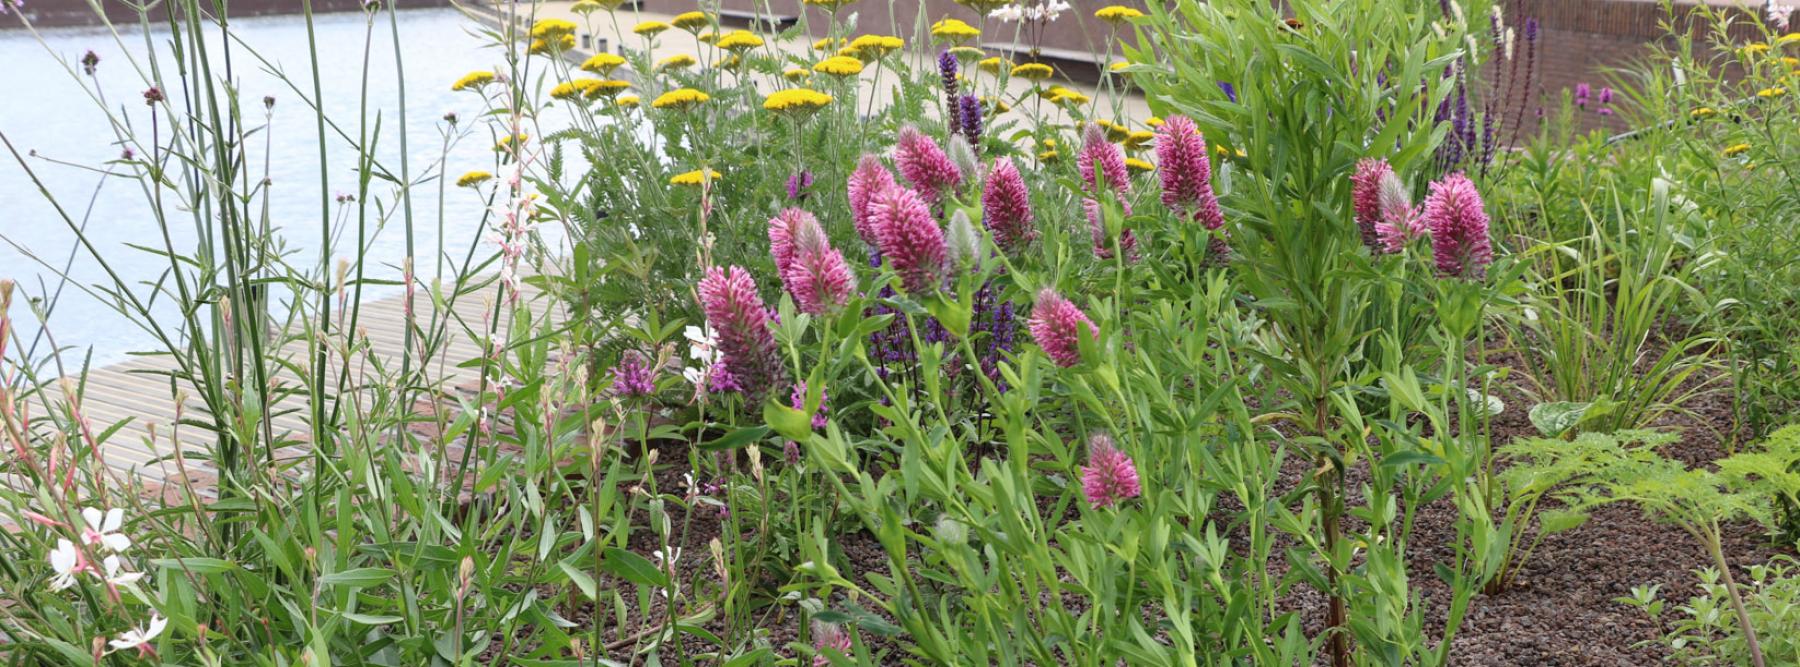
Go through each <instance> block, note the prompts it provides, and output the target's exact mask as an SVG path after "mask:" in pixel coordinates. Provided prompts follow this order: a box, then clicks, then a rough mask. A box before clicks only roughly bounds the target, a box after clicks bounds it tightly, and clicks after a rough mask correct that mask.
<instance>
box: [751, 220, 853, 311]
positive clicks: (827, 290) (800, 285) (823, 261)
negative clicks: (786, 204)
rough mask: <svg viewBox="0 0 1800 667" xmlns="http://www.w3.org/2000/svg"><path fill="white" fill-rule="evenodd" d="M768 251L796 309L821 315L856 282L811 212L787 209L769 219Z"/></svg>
mask: <svg viewBox="0 0 1800 667" xmlns="http://www.w3.org/2000/svg"><path fill="white" fill-rule="evenodd" d="M769 253H770V254H772V255H774V256H775V269H776V272H777V274H778V275H780V277H781V284H782V286H783V287H785V288H787V291H788V294H790V295H793V297H794V303H795V304H796V305H798V306H799V307H800V312H803V313H808V314H811V315H822V314H824V313H826V312H827V311H829V310H831V309H832V308H836V307H837V306H841V305H844V302H845V301H846V300H848V299H849V298H850V291H851V288H852V287H853V286H854V285H855V284H856V280H855V278H853V277H852V276H851V275H850V266H849V265H848V264H846V263H845V262H844V255H843V253H840V252H838V251H837V249H836V248H833V247H831V239H830V238H829V237H827V236H826V235H825V228H824V227H820V226H819V219H818V218H816V217H813V214H811V213H808V212H806V211H803V210H801V209H797V208H790V209H787V210H785V211H782V212H781V213H779V214H777V215H776V216H775V218H774V219H772V220H770V221H769Z"/></svg>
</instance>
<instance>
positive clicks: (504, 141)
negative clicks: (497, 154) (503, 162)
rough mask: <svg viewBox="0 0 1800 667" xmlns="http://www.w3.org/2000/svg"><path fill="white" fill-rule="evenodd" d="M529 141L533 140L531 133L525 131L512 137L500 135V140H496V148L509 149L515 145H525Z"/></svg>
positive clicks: (498, 149)
mask: <svg viewBox="0 0 1800 667" xmlns="http://www.w3.org/2000/svg"><path fill="white" fill-rule="evenodd" d="M527 141H531V135H529V134H526V133H524V132H520V133H518V134H516V135H513V136H510V137H500V140H499V141H497V142H494V150H496V151H509V150H512V149H513V147H515V146H524V145H525V142H527Z"/></svg>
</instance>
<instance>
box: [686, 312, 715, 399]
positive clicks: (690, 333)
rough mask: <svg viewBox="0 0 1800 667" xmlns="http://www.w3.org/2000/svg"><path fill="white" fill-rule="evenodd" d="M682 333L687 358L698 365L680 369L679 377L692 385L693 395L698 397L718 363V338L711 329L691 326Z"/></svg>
mask: <svg viewBox="0 0 1800 667" xmlns="http://www.w3.org/2000/svg"><path fill="white" fill-rule="evenodd" d="M682 333H683V335H685V336H686V337H687V339H688V356H690V357H693V358H694V360H695V361H698V362H700V363H699V364H698V365H695V366H688V367H686V368H683V369H681V377H682V379H685V380H687V381H688V384H691V385H694V393H695V395H696V396H698V395H699V394H700V393H701V392H702V391H703V390H704V389H705V387H706V378H707V376H708V375H709V374H710V373H711V372H712V367H713V365H714V364H716V363H718V362H719V349H718V336H717V334H716V333H714V332H713V330H712V327H704V328H702V327H697V326H694V325H691V324H690V325H688V327H687V328H686V329H684V330H683V331H682Z"/></svg>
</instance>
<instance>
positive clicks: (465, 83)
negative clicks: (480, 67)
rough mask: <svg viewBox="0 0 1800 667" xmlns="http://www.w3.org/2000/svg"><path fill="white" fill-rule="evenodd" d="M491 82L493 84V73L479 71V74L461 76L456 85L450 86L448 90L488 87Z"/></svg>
mask: <svg viewBox="0 0 1800 667" xmlns="http://www.w3.org/2000/svg"><path fill="white" fill-rule="evenodd" d="M493 82H494V73H493V72H488V71H485V70H484V71H480V72H470V73H468V74H464V75H463V76H462V78H460V79H457V80H456V83H452V84H450V90H468V89H470V88H481V87H482V86H485V85H488V84H490V83H493Z"/></svg>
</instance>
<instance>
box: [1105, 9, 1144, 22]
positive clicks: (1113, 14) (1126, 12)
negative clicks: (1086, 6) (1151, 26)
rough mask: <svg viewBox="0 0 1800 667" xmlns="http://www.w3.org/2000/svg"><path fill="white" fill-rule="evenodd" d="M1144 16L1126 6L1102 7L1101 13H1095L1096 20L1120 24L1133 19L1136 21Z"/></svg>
mask: <svg viewBox="0 0 1800 667" xmlns="http://www.w3.org/2000/svg"><path fill="white" fill-rule="evenodd" d="M1143 15H1144V13H1143V12H1140V11H1138V10H1136V9H1133V8H1131V7H1126V6H1124V5H1113V6H1110V7H1101V8H1100V11H1097V12H1094V18H1097V19H1100V20H1102V21H1106V22H1108V23H1119V22H1121V21H1129V20H1131V19H1135V18H1138V17H1140V16H1143Z"/></svg>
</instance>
